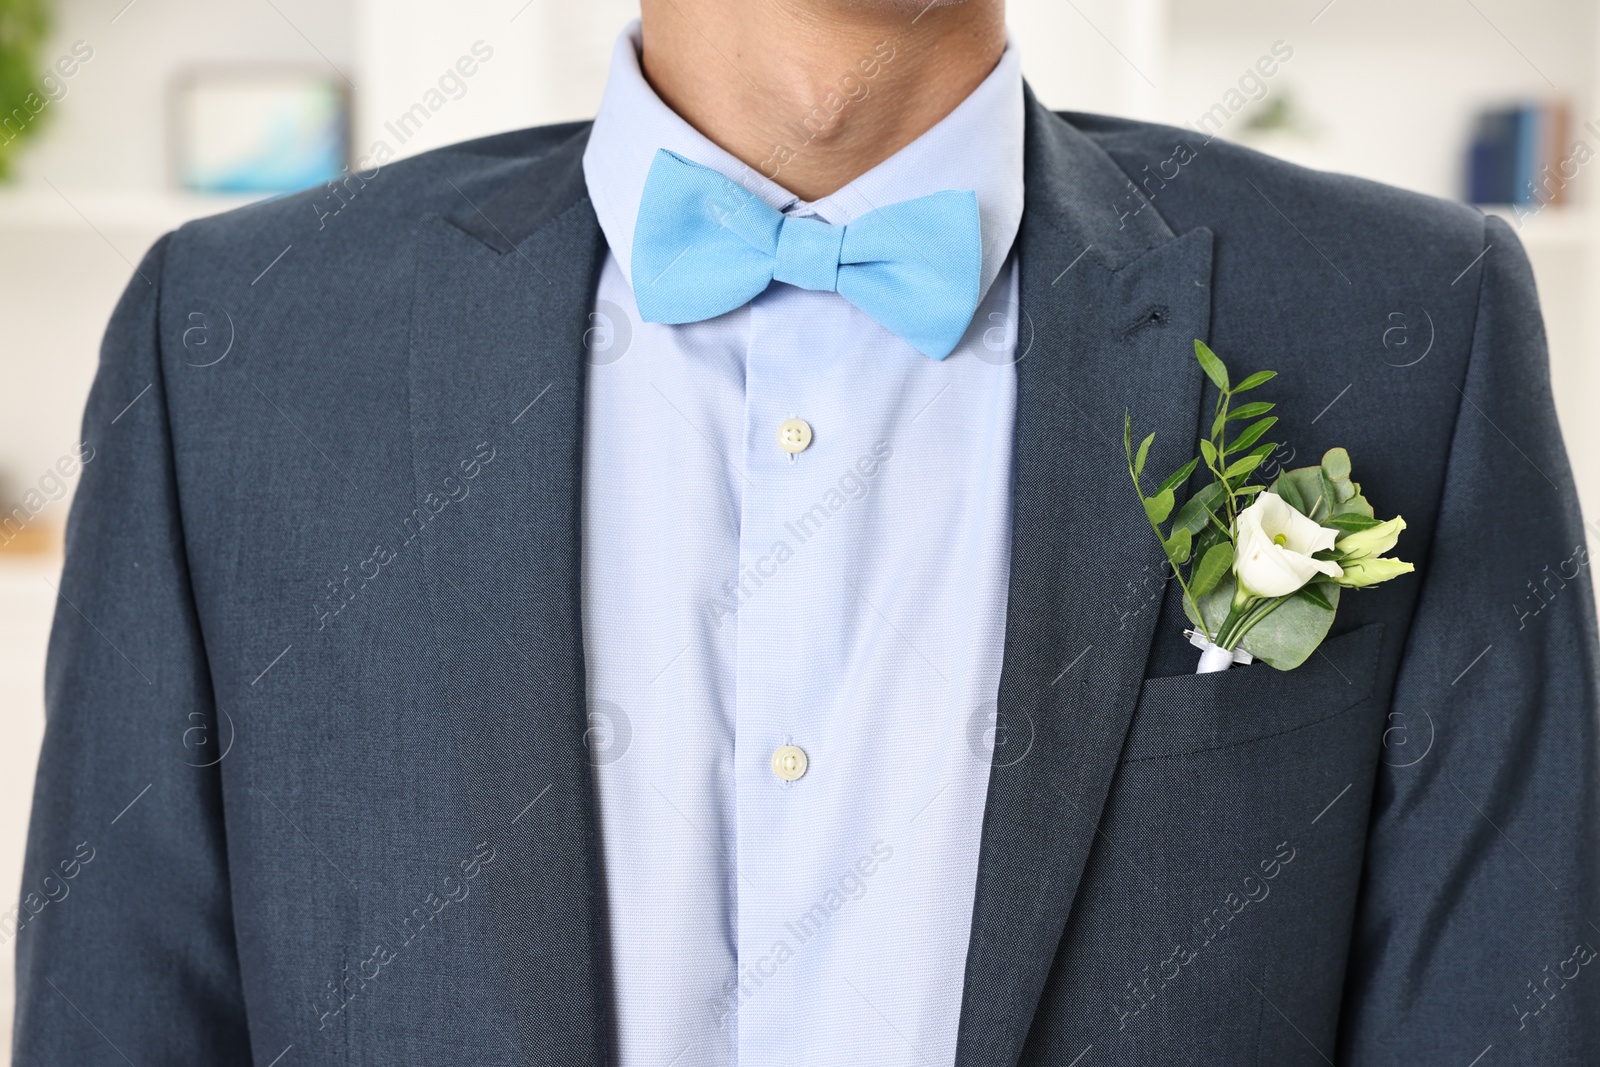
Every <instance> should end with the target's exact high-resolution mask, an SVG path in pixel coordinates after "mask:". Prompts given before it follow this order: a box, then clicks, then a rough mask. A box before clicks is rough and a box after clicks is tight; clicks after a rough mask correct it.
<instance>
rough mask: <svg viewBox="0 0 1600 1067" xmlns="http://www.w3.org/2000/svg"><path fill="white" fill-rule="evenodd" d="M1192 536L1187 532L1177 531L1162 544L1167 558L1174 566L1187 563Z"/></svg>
mask: <svg viewBox="0 0 1600 1067" xmlns="http://www.w3.org/2000/svg"><path fill="white" fill-rule="evenodd" d="M1193 540H1194V535H1193V534H1191V533H1190V532H1189V531H1188V530H1179V531H1178V532H1177V533H1175V534H1173V535H1172V536H1171V537H1169V538H1167V540H1166V541H1165V542H1164V547H1165V548H1166V550H1167V558H1168V559H1170V560H1171V561H1172V562H1173V563H1174V564H1177V565H1182V564H1184V563H1187V562H1189V547H1190V545H1191V544H1192V543H1193Z"/></svg>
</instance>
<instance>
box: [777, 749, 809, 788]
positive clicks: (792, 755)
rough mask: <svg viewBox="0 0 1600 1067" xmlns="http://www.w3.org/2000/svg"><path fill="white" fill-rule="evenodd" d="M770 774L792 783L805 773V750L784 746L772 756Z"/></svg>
mask: <svg viewBox="0 0 1600 1067" xmlns="http://www.w3.org/2000/svg"><path fill="white" fill-rule="evenodd" d="M772 773H773V774H776V775H777V776H778V777H779V778H782V779H783V780H784V781H786V782H793V781H796V780H797V779H799V777H800V776H801V775H803V774H805V773H806V752H805V749H803V748H800V747H798V746H796V745H784V746H783V747H782V748H780V749H778V751H776V752H774V753H773V754H772Z"/></svg>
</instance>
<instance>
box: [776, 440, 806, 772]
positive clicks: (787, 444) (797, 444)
mask: <svg viewBox="0 0 1600 1067" xmlns="http://www.w3.org/2000/svg"><path fill="white" fill-rule="evenodd" d="M778 447H779V448H781V449H783V450H784V451H785V452H787V453H789V454H790V455H795V454H797V453H800V452H804V451H805V450H806V449H808V448H810V447H811V424H810V423H808V422H806V420H805V419H784V420H783V422H781V423H780V424H779V425H778ZM796 777H798V775H797V776H796Z"/></svg>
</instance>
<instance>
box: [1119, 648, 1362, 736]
mask: <svg viewBox="0 0 1600 1067" xmlns="http://www.w3.org/2000/svg"><path fill="white" fill-rule="evenodd" d="M1382 638H1383V624H1382V623H1381V622H1374V623H1369V624H1368V625H1366V626H1363V627H1361V628H1360V629H1358V630H1352V631H1351V632H1350V633H1347V634H1343V635H1341V636H1339V637H1335V638H1333V639H1332V640H1329V641H1324V642H1323V643H1322V646H1321V647H1320V648H1318V649H1317V651H1315V652H1313V653H1312V654H1311V658H1310V659H1308V660H1307V661H1306V662H1305V663H1304V664H1302V665H1301V666H1299V667H1296V668H1295V669H1294V670H1292V671H1279V670H1274V669H1273V668H1271V667H1268V666H1267V665H1266V664H1264V663H1255V664H1251V665H1249V666H1246V667H1233V668H1232V669H1230V670H1226V671H1221V672H1218V673H1216V674H1186V675H1181V676H1178V677H1174V678H1147V679H1145V681H1144V685H1143V687H1142V688H1141V689H1140V691H1139V706H1138V709H1137V710H1136V711H1135V712H1134V717H1133V724H1132V725H1131V726H1130V727H1129V731H1128V739H1127V743H1126V744H1125V745H1124V746H1123V752H1122V759H1123V762H1124V763H1133V762H1137V761H1139V760H1150V759H1160V758H1163V757H1168V756H1179V755H1184V754H1187V753H1192V752H1205V751H1208V750H1212V749H1220V748H1228V747H1230V746H1233V745H1242V744H1247V743H1249V742H1251V741H1259V740H1263V739H1265V738H1269V737H1276V736H1278V735H1280V734H1285V733H1289V732H1291V731H1294V730H1299V729H1303V728H1304V727H1307V726H1311V725H1312V724H1314V723H1318V722H1322V721H1323V720H1324V719H1329V718H1332V717H1333V716H1335V715H1338V714H1340V713H1341V712H1344V711H1347V710H1349V709H1350V708H1352V707H1354V706H1355V705H1357V704H1359V703H1361V702H1362V701H1364V700H1366V699H1367V698H1368V697H1369V696H1371V695H1372V689H1373V685H1374V682H1375V679H1374V673H1375V671H1376V669H1377V662H1378V650H1379V648H1380V646H1381V644H1382Z"/></svg>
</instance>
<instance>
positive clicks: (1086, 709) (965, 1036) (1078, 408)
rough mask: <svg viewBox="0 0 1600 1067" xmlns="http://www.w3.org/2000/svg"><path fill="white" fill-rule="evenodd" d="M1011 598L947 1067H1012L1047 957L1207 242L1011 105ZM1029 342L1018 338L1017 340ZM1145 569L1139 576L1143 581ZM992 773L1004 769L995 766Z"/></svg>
mask: <svg viewBox="0 0 1600 1067" xmlns="http://www.w3.org/2000/svg"><path fill="white" fill-rule="evenodd" d="M1027 111H1028V117H1027V126H1028V132H1027V148H1026V157H1025V158H1026V188H1027V200H1026V208H1025V211H1024V215H1023V226H1022V235H1021V238H1020V240H1021V245H1020V256H1021V266H1022V279H1021V304H1022V311H1023V321H1022V327H1021V330H1020V331H1019V342H1018V343H1019V344H1021V345H1028V346H1030V347H1029V348H1028V350H1027V352H1026V355H1025V356H1024V357H1023V358H1022V360H1021V362H1020V363H1019V364H1018V367H1017V371H1018V386H1017V387H1018V397H1017V420H1016V455H1015V464H1016V469H1015V475H1014V487H1015V489H1014V492H1015V495H1014V504H1013V530H1014V532H1013V540H1012V564H1011V573H1012V577H1011V587H1010V601H1009V605H1008V609H1007V618H1006V645H1005V659H1004V667H1003V670H1002V674H1001V681H1000V693H999V707H1000V721H1001V724H1002V725H1003V726H1005V727H1006V728H1007V730H1008V732H1016V731H1023V732H1026V731H1029V730H1031V732H1032V736H1033V738H1034V741H1033V746H1032V749H1031V750H1030V752H1029V754H1028V755H1027V756H1026V757H1025V758H1024V759H1022V760H1021V761H1019V762H1017V763H1015V764H1014V765H1011V766H1001V765H1000V764H999V762H997V764H996V766H995V767H994V768H993V770H992V774H991V778H990V782H989V793H988V802H987V807H986V810H985V813H984V821H983V840H982V845H981V849H980V854H979V864H978V881H977V897H976V902H975V905H974V911H973V919H972V936H971V942H970V947H969V949H968V956H967V970H966V977H965V988H964V994H963V999H962V1007H961V1023H960V1033H959V1037H958V1040H957V1051H956V1063H957V1064H958V1067H980V1065H981V1067H997V1065H1003V1064H1013V1063H1016V1062H1017V1059H1018V1057H1019V1055H1020V1053H1021V1050H1022V1048H1023V1044H1024V1041H1025V1040H1026V1038H1027V1035H1028V1030H1029V1026H1030V1024H1031V1021H1032V1018H1033V1015H1034V1011H1035V1009H1036V1007H1037V1005H1038V1001H1039V996H1040V992H1041V990H1042V988H1043V985H1044V982H1045V979H1046V977H1047V975H1048V973H1049V969H1050V965H1051V961H1052V960H1053V959H1054V958H1055V955H1056V952H1057V949H1058V946H1059V943H1060V940H1061V937H1062V931H1063V928H1064V926H1065V922H1066V919H1067V915H1068V913H1069V912H1070V910H1071V908H1072V904H1073V899H1074V896H1075V894H1076V892H1077V887H1078V883H1079V880H1080V878H1081V876H1082V873H1083V869H1084V865H1085V862H1086V861H1087V859H1088V856H1089V853H1090V850H1091V848H1092V846H1093V845H1094V843H1095V839H1096V832H1097V826H1098V823H1099V819H1100V812H1101V808H1102V806H1103V805H1104V803H1105V799H1106V796H1107V793H1108V791H1109V789H1110V785H1111V780H1112V777H1113V775H1114V773H1115V770H1116V765H1117V758H1118V754H1119V753H1120V751H1121V748H1122V743H1123V738H1124V736H1125V734H1126V732H1127V729H1128V724H1129V721H1130V719H1131V717H1132V714H1133V708H1134V704H1135V703H1136V702H1137V699H1138V694H1139V685H1140V681H1141V679H1142V677H1143V673H1144V667H1145V662H1146V659H1147V658H1148V654H1149V648H1150V642H1151V638H1152V634H1153V629H1154V621H1155V618H1156V615H1157V612H1156V611H1155V610H1154V609H1153V608H1152V609H1150V610H1145V611H1141V612H1137V613H1135V614H1134V615H1133V617H1132V618H1128V617H1127V615H1128V610H1127V609H1128V608H1129V607H1130V606H1134V605H1130V604H1129V603H1128V601H1129V595H1128V589H1129V588H1130V584H1129V583H1133V585H1135V586H1136V585H1138V584H1139V583H1140V582H1141V580H1142V579H1143V578H1144V577H1145V576H1146V575H1150V574H1155V575H1159V574H1160V573H1161V568H1162V567H1164V566H1165V562H1164V558H1163V556H1162V554H1161V551H1160V548H1159V546H1158V545H1157V543H1156V540H1155V536H1154V535H1153V534H1152V533H1151V532H1150V528H1149V526H1148V525H1147V524H1146V522H1145V519H1144V516H1143V514H1142V513H1141V509H1140V507H1139V505H1138V502H1137V500H1136V499H1135V497H1134V496H1133V493H1132V487H1131V486H1130V485H1129V483H1128V472H1127V467H1126V461H1125V459H1124V457H1123V451H1122V418H1123V411H1124V409H1128V410H1131V411H1132V412H1133V417H1134V420H1135V430H1136V438H1135V439H1136V440H1137V439H1138V437H1140V436H1142V435H1143V434H1145V433H1149V432H1151V431H1154V432H1156V434H1157V437H1156V443H1155V446H1154V447H1153V448H1152V450H1151V456H1150V461H1149V468H1148V469H1149V470H1150V471H1151V472H1153V473H1154V474H1155V476H1156V478H1158V479H1159V478H1161V477H1164V476H1165V475H1166V474H1167V473H1169V472H1170V471H1172V470H1174V469H1175V468H1176V467H1177V466H1178V465H1179V464H1180V463H1181V462H1183V461H1185V460H1187V458H1188V457H1189V456H1190V455H1192V454H1193V452H1192V449H1193V448H1194V447H1195V442H1196V437H1197V430H1198V423H1199V414H1200V405H1201V380H1202V375H1201V373H1200V371H1199V368H1198V366H1197V364H1196V363H1195V360H1194V356H1193V343H1194V339H1195V338H1197V337H1198V338H1202V339H1204V338H1205V337H1206V336H1207V330H1208V328H1209V321H1210V305H1211V289H1210V282H1211V234H1210V232H1209V231H1207V230H1203V229H1201V230H1195V231H1192V232H1190V233H1188V234H1185V235H1184V236H1182V237H1178V236H1175V235H1174V234H1173V233H1172V232H1171V230H1169V229H1168V228H1167V226H1166V224H1165V222H1163V221H1162V220H1161V218H1160V217H1159V216H1158V215H1157V214H1156V211H1155V209H1154V207H1153V206H1148V205H1147V206H1145V207H1144V208H1143V210H1142V211H1138V212H1137V213H1133V212H1132V208H1133V207H1136V206H1138V205H1139V204H1140V203H1141V201H1140V200H1139V199H1138V198H1137V193H1136V192H1135V190H1134V188H1133V186H1132V185H1131V183H1130V182H1129V180H1128V177H1127V175H1126V174H1124V173H1123V172H1122V171H1121V170H1120V169H1119V168H1118V167H1117V166H1116V164H1115V163H1114V162H1113V161H1112V160H1111V159H1110V157H1109V156H1107V155H1106V154H1105V153H1104V152H1103V151H1102V150H1101V149H1100V148H1099V146H1098V145H1097V144H1095V143H1094V142H1093V141H1091V140H1090V139H1089V138H1087V137H1086V136H1084V135H1083V134H1082V133H1080V132H1079V131H1078V130H1076V129H1075V128H1074V127H1072V126H1071V125H1069V124H1068V123H1067V122H1065V121H1064V120H1062V119H1060V118H1059V117H1057V116H1056V115H1054V114H1052V113H1051V112H1050V111H1048V110H1046V109H1045V108H1044V107H1042V106H1041V105H1040V104H1039V103H1038V101H1037V100H1035V99H1034V98H1033V95H1032V93H1031V92H1029V93H1028V94H1027ZM1030 339H1031V345H1030ZM1146 568H1149V569H1148V570H1146ZM1000 762H1003V761H1000Z"/></svg>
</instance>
